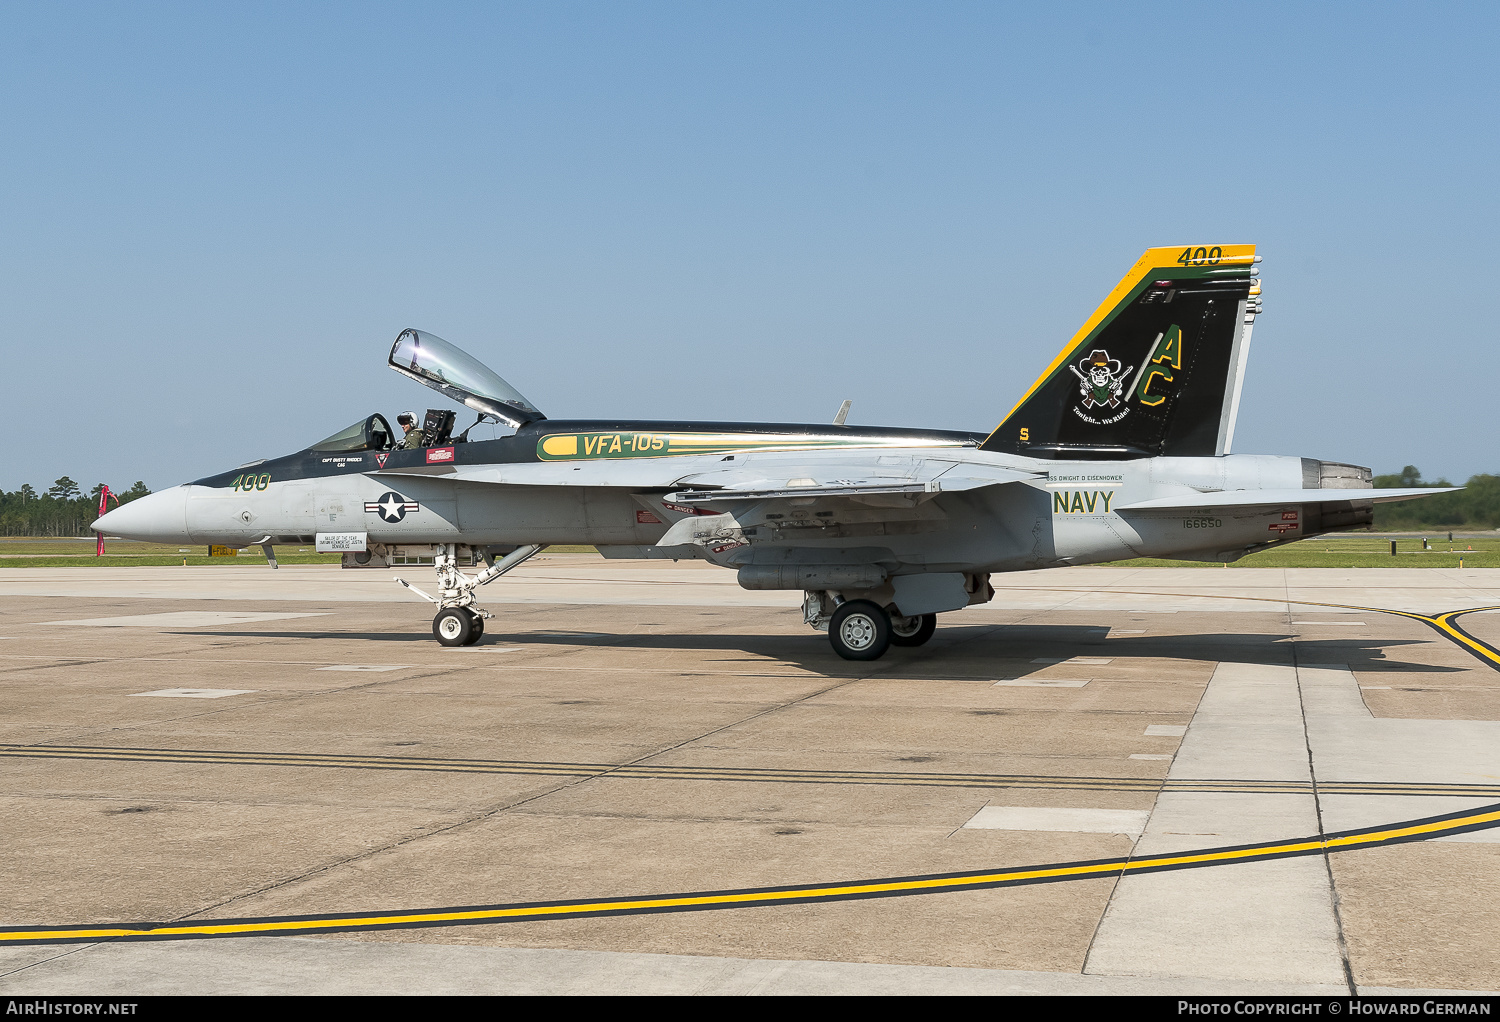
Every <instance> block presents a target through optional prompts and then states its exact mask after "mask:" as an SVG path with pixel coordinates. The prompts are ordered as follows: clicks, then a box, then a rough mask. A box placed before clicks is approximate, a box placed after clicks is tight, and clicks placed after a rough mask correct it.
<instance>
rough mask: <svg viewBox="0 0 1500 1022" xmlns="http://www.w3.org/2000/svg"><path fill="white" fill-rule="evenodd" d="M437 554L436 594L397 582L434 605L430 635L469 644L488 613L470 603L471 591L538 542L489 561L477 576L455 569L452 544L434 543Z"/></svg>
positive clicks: (524, 556) (529, 554)
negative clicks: (434, 615) (436, 545)
mask: <svg viewBox="0 0 1500 1022" xmlns="http://www.w3.org/2000/svg"><path fill="white" fill-rule="evenodd" d="M437 549H438V554H437V557H436V558H434V561H433V566H434V567H435V568H436V569H437V576H438V595H437V596H436V597H433V596H429V595H427V594H426V593H424V592H423V591H422V590H420V589H418V588H417V587H416V586H414V585H412V584H411V583H410V582H408V581H406V580H405V579H403V578H398V579H396V581H397V582H399V583H401V584H402V585H404V586H405V587H406V588H408V589H410V590H411V591H412V592H414V593H416V594H417V595H418V596H420V597H422V599H424V600H426V601H428V602H429V603H436V604H437V605H438V612H437V616H436V617H434V618H433V619H432V637H433V638H434V639H437V641H438V642H439V643H441V644H442V645H444V646H472V645H473V644H474V643H476V642H478V641H479V638H480V636H482V635H483V634H484V619H485V618H487V617H490V616H492V615H491V614H490V613H489V612H488V611H485V610H481V609H480V608H479V605H478V604H476V603H475V602H474V590H475V589H478V588H479V587H480V586H482V585H484V584H486V583H488V582H493V581H494V580H495V579H497V578H499V577H500V576H501V575H504V574H505V573H506V572H507V571H509V570H510V569H512V568H514V567H516V566H517V565H518V564H520V563H522V562H523V561H526V560H528V559H529V558H531V557H532V555H534V554H536V553H538V552H539V551H540V550H541V549H542V547H541V544H532V545H530V546H523V547H518V548H517V549H515V550H513V551H511V552H510V553H508V554H506V555H505V556H504V557H502V558H501V559H500V560H498V561H495V562H493V563H491V564H490V566H489V567H488V568H486V569H485V570H484V571H481V572H480V573H479V574H478V575H465V574H464V573H463V572H461V571H459V570H458V551H457V547H456V544H453V543H441V544H438V548H437Z"/></svg>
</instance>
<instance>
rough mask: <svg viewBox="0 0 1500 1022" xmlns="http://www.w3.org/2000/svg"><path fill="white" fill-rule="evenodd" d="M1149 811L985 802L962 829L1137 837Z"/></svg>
mask: <svg viewBox="0 0 1500 1022" xmlns="http://www.w3.org/2000/svg"><path fill="white" fill-rule="evenodd" d="M1150 815H1151V813H1150V811H1149V810H1146V809H1060V808H1052V807H1042V806H985V807H984V808H983V809H981V810H979V812H977V813H975V814H974V815H973V816H972V817H970V818H969V822H968V823H965V824H964V825H963V829H964V830H1033V831H1035V830H1044V831H1053V832H1058V833H1068V834H1129V835H1130V836H1131V837H1140V834H1141V831H1143V830H1145V829H1146V820H1147V818H1148V817H1150Z"/></svg>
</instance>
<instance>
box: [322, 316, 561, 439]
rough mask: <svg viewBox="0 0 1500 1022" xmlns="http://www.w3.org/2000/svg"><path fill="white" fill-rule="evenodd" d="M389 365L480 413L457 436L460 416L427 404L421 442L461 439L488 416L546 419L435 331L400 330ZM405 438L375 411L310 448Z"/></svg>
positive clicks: (512, 421)
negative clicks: (457, 422)
mask: <svg viewBox="0 0 1500 1022" xmlns="http://www.w3.org/2000/svg"><path fill="white" fill-rule="evenodd" d="M389 364H390V367H391V368H392V369H394V370H396V372H398V373H401V374H402V375H403V376H409V377H411V378H412V379H414V380H416V381H417V382H418V383H420V384H422V385H423V386H426V387H431V388H432V389H433V390H435V391H437V392H438V393H440V394H442V395H443V396H444V397H446V398H448V399H450V400H452V401H456V402H458V403H459V404H461V405H463V406H464V407H466V408H469V409H471V410H472V411H474V412H476V413H478V416H479V417H478V418H477V419H475V420H474V422H472V423H470V424H469V426H468V427H467V428H465V429H464V430H463V432H461V433H459V434H458V435H456V436H455V435H454V433H453V429H454V426H455V425H456V421H455V420H456V418H457V417H456V415H455V414H454V413H453V412H452V411H449V410H446V409H441V408H429V409H428V410H427V415H426V417H425V418H424V419H423V420H422V422H421V427H422V437H421V446H423V447H440V446H443V445H445V444H451V443H463V442H464V441H466V440H467V439H468V434H469V430H470V429H473V428H474V426H477V425H479V423H481V422H484V421H485V420H486V419H488V420H490V421H492V422H496V423H504V424H506V425H508V426H511V427H513V428H519V427H521V426H524V425H525V424H526V423H528V422H536V421H537V420H539V419H545V418H546V416H545V415H543V414H542V413H541V412H540V411H539V410H538V409H537V407H536V406H535V405H533V404H532V403H531V402H530V401H528V400H527V399H526V398H525V397H524V396H522V394H521V392H520V391H518V390H516V388H514V387H512V386H511V385H510V384H509V383H507V382H505V380H503V379H501V378H500V376H499V375H498V374H497V373H495V372H494V371H493V370H492V369H490V368H489V367H488V366H486V365H485V364H484V363H483V362H480V361H479V360H478V359H477V358H475V357H474V356H472V355H470V354H469V353H468V352H466V351H464V350H463V349H461V348H459V347H458V346H457V345H455V344H451V343H449V342H448V341H445V340H443V339H442V338H441V337H439V336H437V335H436V334H429V333H426V332H425V331H422V330H403V331H401V333H400V334H399V335H398V336H397V337H396V343H395V344H393V345H392V346H391V354H390V359H389ZM403 442H404V440H403V436H402V432H401V431H400V430H393V429H392V428H391V424H390V422H389V421H387V419H386V417H385V416H383V415H380V414H379V413H376V414H375V415H371V416H369V417H368V418H364V419H361V420H359V421H358V422H356V423H353V424H352V425H350V426H347V427H346V428H344V429H341V430H339V431H338V432H337V433H335V434H333V436H330V437H327V438H325V439H323V440H320V441H318V442H317V443H315V444H313V445H312V447H311V448H310V450H314V451H320V452H325V453H347V452H352V451H389V450H392V449H394V448H396V447H397V446H399V445H401V444H402V443H403Z"/></svg>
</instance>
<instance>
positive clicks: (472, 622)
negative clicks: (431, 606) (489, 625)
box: [432, 607, 484, 646]
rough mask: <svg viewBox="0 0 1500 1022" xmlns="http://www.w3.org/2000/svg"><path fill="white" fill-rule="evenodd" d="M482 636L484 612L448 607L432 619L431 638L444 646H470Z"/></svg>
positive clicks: (467, 608)
mask: <svg viewBox="0 0 1500 1022" xmlns="http://www.w3.org/2000/svg"><path fill="white" fill-rule="evenodd" d="M482 635H484V612H483V611H479V610H473V609H471V608H469V607H450V608H449V609H447V610H440V611H438V612H437V617H435V618H433V619H432V637H433V638H434V639H437V641H438V642H439V643H441V644H442V645H444V646H472V645H474V643H476V642H478V641H479V638H480V636H482Z"/></svg>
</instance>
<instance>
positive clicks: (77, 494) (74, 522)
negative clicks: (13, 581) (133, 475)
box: [0, 476, 151, 536]
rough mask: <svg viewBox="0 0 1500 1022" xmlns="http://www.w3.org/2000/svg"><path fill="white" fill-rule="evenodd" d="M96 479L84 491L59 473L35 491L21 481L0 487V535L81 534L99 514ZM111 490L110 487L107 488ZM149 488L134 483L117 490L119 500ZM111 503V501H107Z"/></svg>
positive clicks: (99, 488) (100, 486)
mask: <svg viewBox="0 0 1500 1022" xmlns="http://www.w3.org/2000/svg"><path fill="white" fill-rule="evenodd" d="M103 490H104V484H103V483H100V484H98V485H97V486H95V487H94V488H93V489H92V490H90V491H89V492H88V493H84V492H83V491H82V490H81V489H80V488H79V486H78V484H77V483H75V482H74V481H73V480H71V479H69V478H68V477H67V476H63V477H62V478H61V479H59V480H58V481H57V482H55V483H53V484H52V486H51V487H49V488H48V489H47V490H46V492H44V493H38V492H37V491H36V489H35V488H34V487H33V486H32V485H31V484H30V483H25V484H23V485H22V486H21V488H20V489H19V490H11V491H5V490H0V536H85V535H88V531H89V526H90V525H91V524H93V521H94V519H95V518H98V517H99V494H100V493H102V492H103ZM110 492H111V493H114V492H115V491H114V490H111V491H110ZM150 492H151V491H150V490H148V489H146V484H145V483H144V482H141V481H140V480H136V484H135V485H134V486H132V487H131V488H130V489H128V490H126V491H125V492H124V493H120V494H117V496H118V497H119V498H120V503H121V504H126V503H129V502H130V501H132V500H138V499H140V498H141V497H144V496H146V494H148V493H150ZM109 506H110V507H114V506H115V503H114V501H110V505H109Z"/></svg>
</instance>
